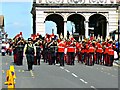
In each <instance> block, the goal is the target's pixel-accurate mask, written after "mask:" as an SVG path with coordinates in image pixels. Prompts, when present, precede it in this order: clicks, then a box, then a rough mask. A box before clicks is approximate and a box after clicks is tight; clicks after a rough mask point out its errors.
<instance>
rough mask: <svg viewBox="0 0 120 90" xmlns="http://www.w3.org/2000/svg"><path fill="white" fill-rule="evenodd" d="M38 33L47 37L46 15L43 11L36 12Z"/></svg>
mask: <svg viewBox="0 0 120 90" xmlns="http://www.w3.org/2000/svg"><path fill="white" fill-rule="evenodd" d="M36 33H39V34H41V35H45V15H44V12H43V11H36Z"/></svg>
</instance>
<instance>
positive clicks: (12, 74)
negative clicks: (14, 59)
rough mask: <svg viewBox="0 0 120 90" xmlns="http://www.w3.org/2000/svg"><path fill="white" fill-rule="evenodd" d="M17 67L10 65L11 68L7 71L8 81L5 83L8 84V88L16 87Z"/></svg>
mask: <svg viewBox="0 0 120 90" xmlns="http://www.w3.org/2000/svg"><path fill="white" fill-rule="evenodd" d="M15 78H16V75H15V69H14V66H13V65H11V66H10V70H7V71H6V82H5V83H4V84H5V85H8V90H9V89H11V88H12V89H14V88H15Z"/></svg>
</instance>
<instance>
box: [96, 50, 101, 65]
mask: <svg viewBox="0 0 120 90" xmlns="http://www.w3.org/2000/svg"><path fill="white" fill-rule="evenodd" d="M96 55H97V57H96V59H97V60H96V64H102V53H99V52H97V53H96Z"/></svg>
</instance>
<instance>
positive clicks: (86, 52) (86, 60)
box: [84, 43, 89, 65]
mask: <svg viewBox="0 0 120 90" xmlns="http://www.w3.org/2000/svg"><path fill="white" fill-rule="evenodd" d="M88 48H89V46H88V44H87V43H86V44H85V49H84V56H85V57H84V62H85V65H88V61H89V52H88Z"/></svg>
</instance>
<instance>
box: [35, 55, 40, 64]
mask: <svg viewBox="0 0 120 90" xmlns="http://www.w3.org/2000/svg"><path fill="white" fill-rule="evenodd" d="M36 59H37V64H38V65H40V59H41V54H40V53H37V55H36Z"/></svg>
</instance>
